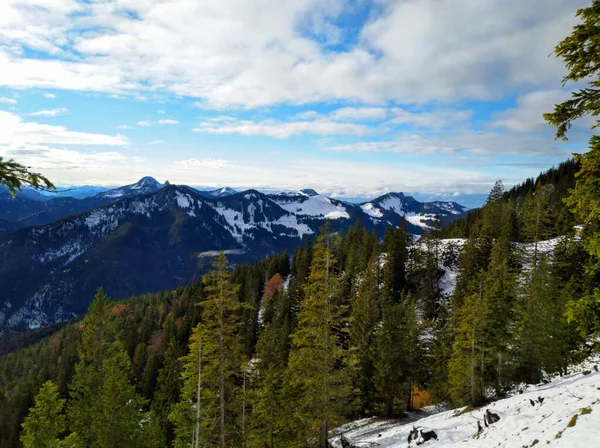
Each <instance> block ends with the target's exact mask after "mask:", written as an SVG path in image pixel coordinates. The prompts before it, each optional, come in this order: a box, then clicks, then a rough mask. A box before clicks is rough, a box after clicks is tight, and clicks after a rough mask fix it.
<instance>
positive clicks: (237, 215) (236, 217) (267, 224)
mask: <svg viewBox="0 0 600 448" xmlns="http://www.w3.org/2000/svg"><path fill="white" fill-rule="evenodd" d="M209 205H210V206H211V207H212V208H213V209H214V210H215V211H216V212H217V213H218V214H219V215H221V216H222V217H223V218H224V220H225V222H226V225H227V228H228V230H229V231H230V232H231V235H232V236H233V237H234V238H235V239H237V240H238V241H239V242H240V243H241V242H243V239H244V236H245V234H246V233H247V232H248V231H249V230H251V229H257V228H262V229H265V230H267V231H269V232H273V230H272V227H273V226H274V225H280V226H283V227H287V228H289V229H292V230H293V231H295V232H296V233H297V235H294V236H298V237H299V238H303V237H304V235H310V234H312V233H314V232H313V231H312V230H311V229H310V227H309V226H307V225H306V224H302V223H299V222H298V219H297V217H296V216H295V215H293V214H290V215H287V216H286V215H284V216H282V217H280V218H279V219H277V220H276V221H255V219H254V216H255V212H256V211H257V210H258V211H259V212H261V213H262V212H263V206H264V203H263V202H262V200H260V201H258V202H257V204H256V205H255V204H250V205H249V206H248V216H249V217H250V219H249V220H248V222H244V216H243V213H242V211H241V210H234V209H231V208H227V207H226V206H225V205H224V204H222V203H220V202H217V203H216V204H215V205H212V204H209ZM257 206H258V207H257Z"/></svg>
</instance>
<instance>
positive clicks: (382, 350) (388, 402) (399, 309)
mask: <svg viewBox="0 0 600 448" xmlns="http://www.w3.org/2000/svg"><path fill="white" fill-rule="evenodd" d="M421 355H422V353H421V347H420V328H419V324H418V322H417V319H416V315H415V302H414V300H412V299H411V298H410V296H406V297H404V296H403V297H402V298H401V301H400V303H388V304H384V306H383V310H382V322H381V328H380V329H379V330H378V332H377V353H376V356H377V359H376V361H375V368H376V387H377V391H378V394H379V396H380V397H381V399H382V401H383V405H384V414H385V415H386V416H387V417H392V416H393V415H394V414H395V413H396V411H397V410H398V411H404V410H405V409H407V408H409V407H410V405H411V403H410V398H411V393H412V386H413V382H416V380H417V379H418V377H419V363H420V362H421V360H420V357H421Z"/></svg>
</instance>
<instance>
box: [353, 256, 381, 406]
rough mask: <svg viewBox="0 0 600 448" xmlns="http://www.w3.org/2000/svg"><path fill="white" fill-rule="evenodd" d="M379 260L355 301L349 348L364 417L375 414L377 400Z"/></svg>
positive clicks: (374, 260)
mask: <svg viewBox="0 0 600 448" xmlns="http://www.w3.org/2000/svg"><path fill="white" fill-rule="evenodd" d="M379 296H380V291H379V257H378V256H374V257H372V259H371V261H370V262H369V265H368V266H367V269H366V271H365V272H364V274H363V276H362V279H361V281H360V285H359V287H358V291H357V293H356V296H355V297H354V299H353V301H352V316H351V320H350V345H351V348H352V350H353V351H354V356H355V358H356V361H357V365H356V370H355V372H356V373H355V378H354V383H355V384H354V385H355V390H357V391H358V393H357V395H358V399H359V403H360V408H361V411H362V412H363V413H367V414H368V413H370V412H371V411H372V410H373V405H374V399H375V384H374V383H375V381H374V380H375V353H376V350H375V338H376V332H377V325H378V323H379V321H380V314H381V313H380V310H379Z"/></svg>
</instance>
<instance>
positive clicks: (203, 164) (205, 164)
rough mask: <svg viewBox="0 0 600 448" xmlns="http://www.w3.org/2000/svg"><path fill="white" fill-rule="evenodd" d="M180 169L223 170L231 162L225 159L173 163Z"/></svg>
mask: <svg viewBox="0 0 600 448" xmlns="http://www.w3.org/2000/svg"><path fill="white" fill-rule="evenodd" d="M173 163H174V164H175V165H177V166H178V167H185V168H214V169H218V168H223V167H224V166H227V165H228V164H229V162H228V161H227V160H223V159H194V158H192V159H186V160H176V161H175V162H173Z"/></svg>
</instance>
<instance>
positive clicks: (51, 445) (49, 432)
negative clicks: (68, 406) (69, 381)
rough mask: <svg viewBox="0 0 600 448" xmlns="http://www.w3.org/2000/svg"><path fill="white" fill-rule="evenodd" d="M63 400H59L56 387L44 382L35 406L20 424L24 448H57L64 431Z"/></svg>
mask: <svg viewBox="0 0 600 448" xmlns="http://www.w3.org/2000/svg"><path fill="white" fill-rule="evenodd" d="M65 401H66V400H64V399H62V398H60V396H59V393H58V387H56V385H55V384H54V383H53V382H52V381H46V382H45V383H44V385H43V386H42V388H41V389H40V391H39V393H38V394H37V395H36V397H35V406H34V407H33V408H31V409H30V411H29V415H28V416H27V417H26V418H25V421H24V422H23V423H22V425H21V426H22V427H23V434H22V435H21V443H23V447H24V448H58V447H59V446H60V441H59V436H60V435H61V434H62V433H63V432H64V431H65V429H66V422H65V418H66V417H65V415H64V413H63V408H64V406H65Z"/></svg>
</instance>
